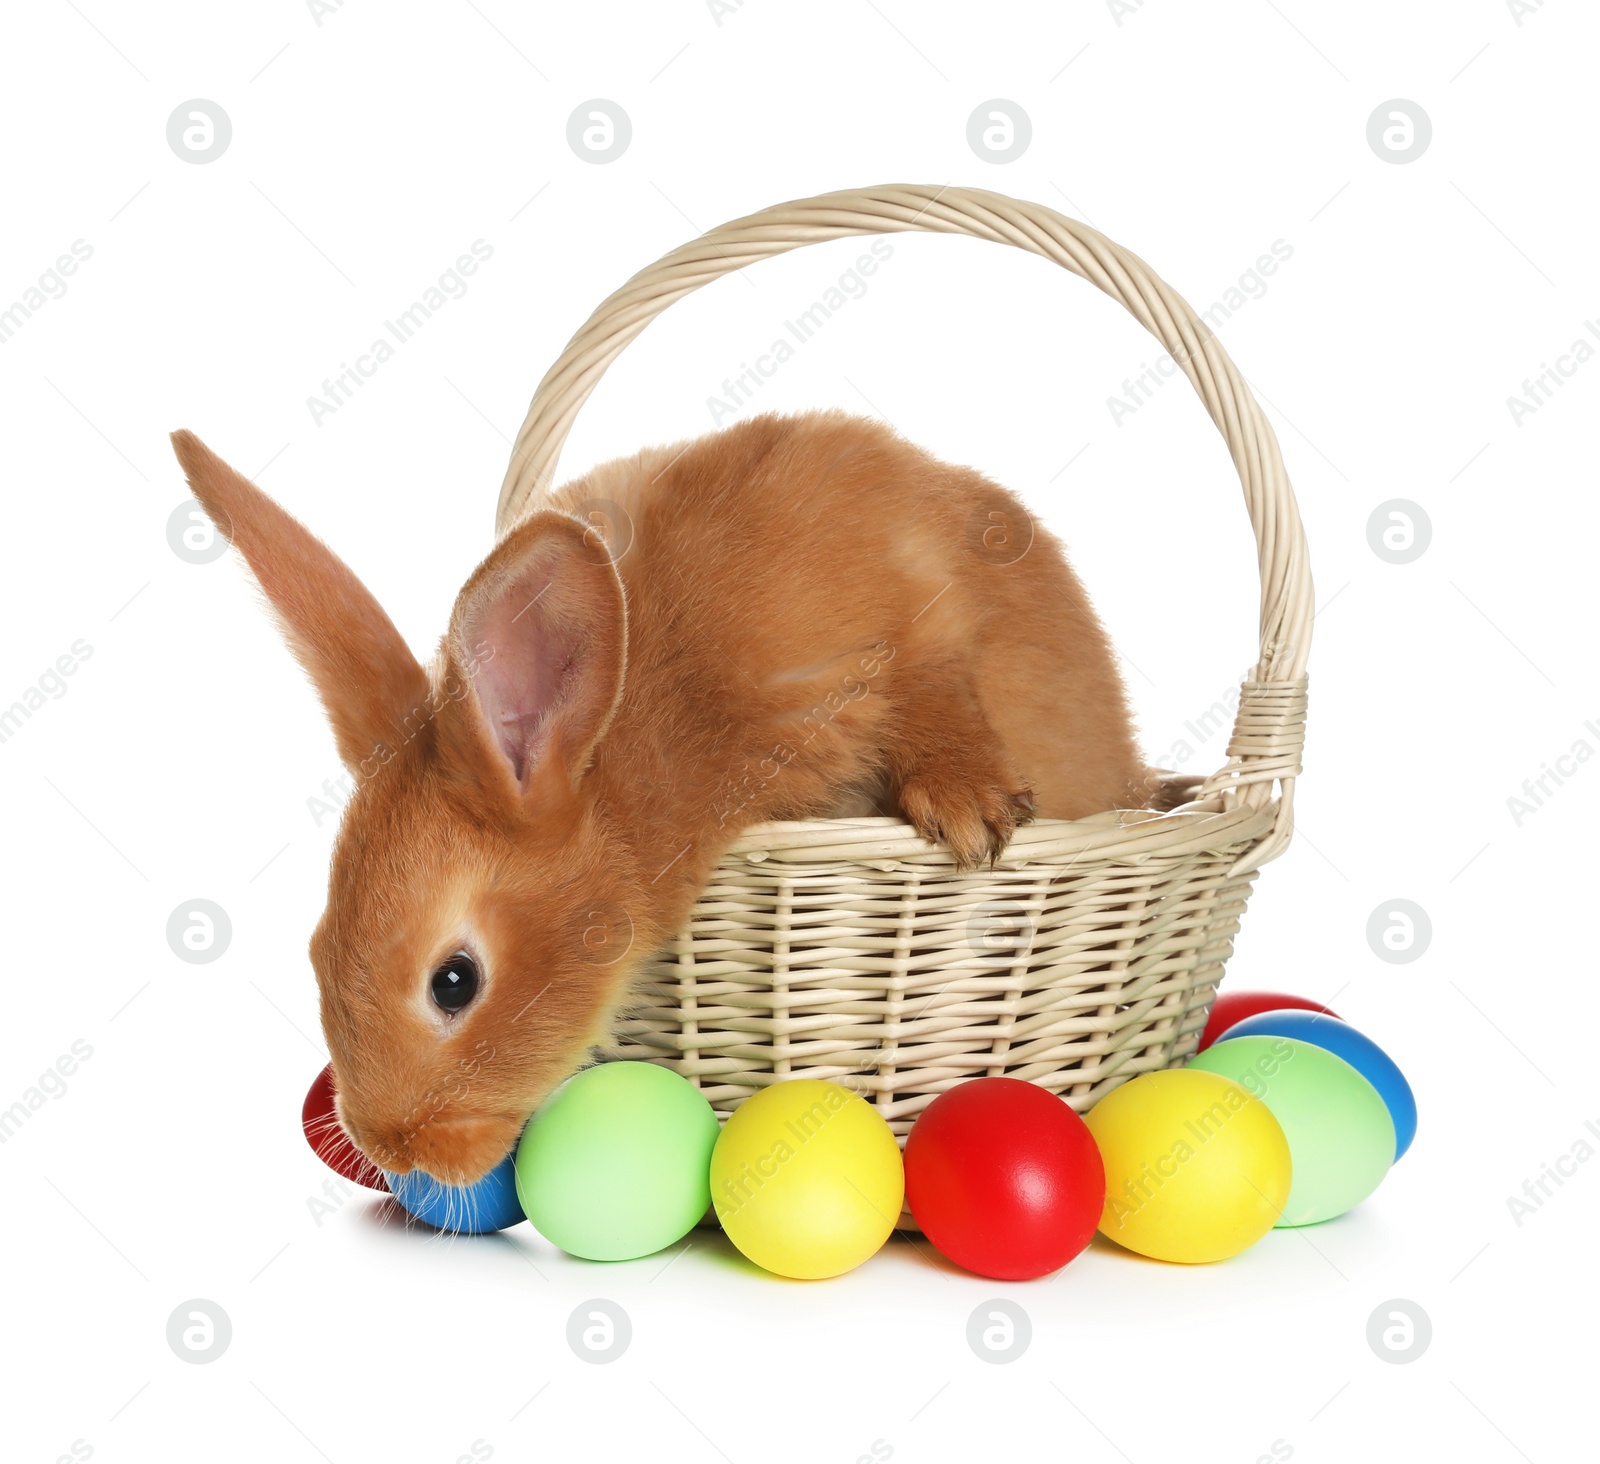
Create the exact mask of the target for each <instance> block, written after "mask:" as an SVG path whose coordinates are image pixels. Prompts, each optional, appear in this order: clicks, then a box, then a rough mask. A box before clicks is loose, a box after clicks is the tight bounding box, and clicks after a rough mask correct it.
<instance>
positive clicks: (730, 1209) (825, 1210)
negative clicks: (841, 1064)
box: [711, 1078, 905, 1281]
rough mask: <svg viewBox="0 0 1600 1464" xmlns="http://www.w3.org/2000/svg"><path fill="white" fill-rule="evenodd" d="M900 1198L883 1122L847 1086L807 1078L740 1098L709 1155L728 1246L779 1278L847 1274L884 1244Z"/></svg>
mask: <svg viewBox="0 0 1600 1464" xmlns="http://www.w3.org/2000/svg"><path fill="white" fill-rule="evenodd" d="M904 1198H905V1171H904V1169H903V1168H902V1166H901V1162H900V1148H899V1146H898V1145H897V1144H896V1143H895V1137H894V1133H893V1131H892V1130H891V1129H890V1128H889V1125H888V1124H886V1123H885V1122H884V1121H883V1119H882V1118H881V1117H880V1116H879V1115H878V1113H877V1111H876V1110H875V1109H874V1108H873V1107H872V1105H871V1104H869V1103H867V1102H865V1101H864V1100H863V1099H861V1098H859V1097H857V1096H856V1095H855V1094H854V1093H852V1092H850V1091H849V1090H848V1089H846V1088H841V1087H840V1086H839V1085H838V1084H837V1083H824V1082H820V1081H818V1080H817V1079H815V1078H794V1079H790V1080H788V1081H785V1082H780V1083H775V1084H773V1086H772V1087H770V1088H764V1089H762V1090H761V1092H759V1093H757V1094H756V1095H755V1096H754V1097H752V1098H747V1099H746V1100H745V1101H744V1102H743V1103H742V1104H741V1105H740V1106H739V1107H738V1108H737V1109H735V1110H734V1112H733V1114H732V1116H731V1117H729V1119H728V1121H727V1123H726V1124H724V1125H723V1129H722V1136H721V1137H720V1138H719V1139H718V1140H717V1144H716V1148H715V1149H714V1150H713V1152H712V1155H711V1202H712V1204H713V1205H715V1206H716V1211H717V1219H718V1220H720V1221H721V1222H722V1228H723V1230H724V1231H726V1232H727V1236H728V1239H729V1240H731V1241H732V1242H733V1243H734V1245H736V1246H737V1247H738V1248H739V1250H740V1251H741V1252H742V1253H743V1254H744V1255H745V1256H746V1257H747V1258H748V1259H750V1260H752V1261H754V1262H755V1263H756V1265H758V1266H761V1267H763V1268H764V1269H766V1270H768V1271H774V1272H776V1273H777V1274H778V1275H780V1276H792V1277H795V1278H796V1279H798V1280H804V1281H812V1280H819V1279H821V1278H822V1277H824V1276H838V1275H840V1274H842V1273H843V1272H845V1271H850V1270H853V1269H854V1268H855V1267H857V1266H859V1265H860V1264H861V1263H862V1262H863V1261H864V1260H866V1259H867V1258H868V1257H869V1256H871V1255H872V1254H873V1253H874V1252H875V1251H877V1250H878V1249H879V1247H881V1246H882V1245H883V1243H884V1241H886V1240H887V1239H888V1238H889V1235H890V1233H891V1232H892V1231H893V1230H894V1227H895V1222H896V1221H897V1220H898V1219H899V1218H900V1206H901V1203H902V1201H903V1200H904Z"/></svg>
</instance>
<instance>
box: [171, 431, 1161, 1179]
mask: <svg viewBox="0 0 1600 1464" xmlns="http://www.w3.org/2000/svg"><path fill="white" fill-rule="evenodd" d="M172 442H173V447H174V450H175V452H176V453H177V457H178V460H179V462H180V463H181V465H182V467H183V470H184V472H185V474H186V476H187V478H188V481H189V485H190V488H191V490H192V492H193V494H194V497H195V498H196V500H198V502H199V503H200V505H201V506H202V507H203V508H204V509H205V511H206V512H207V514H208V515H209V516H210V517H211V519H212V520H213V521H214V522H215V523H216V525H217V527H218V529H219V530H220V531H221V532H222V533H223V534H224V535H225V536H227V537H228V538H229V539H230V540H231V542H232V544H233V546H234V547H235V548H236V549H238V550H239V551H240V553H241V554H242V555H243V557H244V559H245V560H246V562H247V563H248V565H249V567H250V569H251V571H252V572H253V573H254V576H255V578H256V580H257V581H258V582H259V584H260V587H261V589H262V591H263V592H264V594H265V597H266V599H267V601H268V602H269V604H270V606H271V608H272V610H273V611H274V612H275V614H276V616H277V618H278V620H279V621H280V622H281V626H282V629H283V631H284V634H285V635H286V637H287V639H288V642H289V645H290V647H291V649H292V650H293V652H294V654H295V655H296V656H297V657H298V659H299V661H300V663H301V665H302V666H303V667H304V669H305V670H306V672H307V673H308V674H309V676H310V678H311V680H312V682H313V683H314V684H315V686H316V689H317V691H318V692H319V693H320V696H321V699H322V701H323V703H324V706H325V708H326V711H327V715H328V718H329V720H330V722H331V724H332V728H333V733H334V737H335V739H336V742H337V745H338V750H339V755H340V757H341V759H342V761H343V762H344V763H345V765H346V766H347V768H348V769H349V770H350V772H351V774H352V775H353V781H354V784H355V791H354V793H353V795H352V797H351V798H350V800H349V802H348V804H347V806H346V808H345V811H344V814H343V817H342V821H341V825H340V828H339V831H338V835H337V837H336V840H335V844H334V848H333V853H332V863H331V871H330V877H329V885H328V904H327V909H326V911H325V913H324V914H323V916H322V918H321V920H320V922H319V923H318V925H317V927H316V930H315V932H314V934H313V935H312V937H311V943H310V954H311V961H312V964H313V966H314V968H315V971H316V978H317V982H318V986H319V990H320V996H321V1010H322V1026H323V1032H324V1034H325V1036H326V1038H327V1043H328V1049H329V1052H330V1053H331V1055H332V1058H333V1066H334V1072H335V1077H336V1083H337V1088H338V1112H339V1117H340V1121H341V1122H342V1123H343V1124H344V1126H345V1128H346V1129H347V1130H348V1131H349V1133H350V1135H351V1137H352V1138H353V1139H354V1141H355V1143H356V1144H357V1145H358V1146H359V1147H360V1148H361V1150H362V1151H363V1152H364V1153H365V1154H366V1155H367V1156H368V1157H369V1158H370V1159H372V1161H373V1162H374V1163H375V1164H377V1165H378V1166H379V1167H380V1168H381V1169H385V1170H388V1171H391V1172H394V1173H405V1172H407V1171H409V1170H410V1169H412V1168H418V1169H422V1170H424V1171H426V1172H427V1173H429V1174H431V1175H433V1176H435V1177H436V1178H437V1179H439V1180H442V1181H444V1182H446V1183H451V1184H466V1183H470V1182H473V1181H475V1180H477V1179H479V1178H480V1177H481V1176H483V1175H484V1174H486V1173H487V1172H488V1171H489V1170H490V1169H492V1168H493V1167H494V1166H495V1165H496V1164H497V1163H498V1162H499V1161H500V1160H501V1159H502V1158H503V1157H504V1156H505V1155H506V1154H507V1153H508V1152H509V1151H510V1149H511V1148H512V1147H513V1146H514V1145H515V1143H516V1141H517V1138H518V1135H519V1133H520V1131H521V1129H522V1127H523V1125H524V1124H525V1122H526V1121H527V1119H528V1117H529V1115H530V1114H531V1113H532V1112H533V1111H534V1109H535V1108H536V1107H537V1105H538V1104H539V1102H540V1101H541V1100H542V1099H543V1098H544V1097H545V1096H546V1095H547V1094H548V1093H549V1092H550V1091H551V1090H552V1089H553V1088H554V1087H555V1086H556V1085H557V1084H558V1083H559V1082H561V1080H562V1079H564V1078H565V1077H567V1076H568V1075H569V1074H571V1073H572V1072H573V1071H574V1070H576V1069H577V1068H578V1067H580V1066H581V1065H583V1064H584V1063H585V1061H587V1060H588V1059H589V1055H590V1053H591V1049H592V1048H593V1047H594V1046H596V1045H597V1044H603V1043H604V1042H605V1041H606V1040H607V1037H608V1034H609V1032H610V1030H611V1026H612V1023H613V1020H614V1019H615V1017H616V1015H617V1013H618V1011H619V1009H621V1008H622V1007H623V1006H624V1005H625V1004H626V1000H627V996H628V991H629V981H630V976H631V975H632V974H633V973H634V972H635V971H636V970H637V969H638V967H639V966H640V964H641V963H642V962H643V961H644V960H645V959H646V958H647V957H648V956H649V954H650V953H651V952H652V951H654V950H656V949H658V948H659V947H660V946H661V945H662V944H663V943H664V942H665V941H666V940H667V939H668V938H669V937H670V936H671V935H672V934H673V932H674V931H675V930H677V929H678V928H679V927H680V926H681V924H682V922H683V920H684V919H685V917H686V916H687V915H688V914H689V912H690V909H691V907H692V906H693V904H694V902H695V899H696V896H697V894H698V893H699V891H700V890H701V888H702V887H703V886H704V885H705V883H706V881H707V879H708V877H709V876H710V874H711V872H712V869H713V867H714V866H715V864H716V863H717V861H718V859H719V858H720V857H721V855H722V854H723V853H724V852H725V851H726V849H727V847H728V846H729V844H730V843H731V842H732V841H733V839H734V838H735V837H736V836H737V835H738V834H739V833H740V831H741V830H742V829H743V828H745V827H747V826H748V825H751V824H755V823H758V822H761V821H763V820H768V819H808V818H835V817H851V816H859V815H867V814H892V815H898V816H901V817H903V818H904V819H905V820H907V821H908V822H909V823H911V824H912V825H913V826H914V827H915V828H916V830H917V831H918V832H919V833H920V834H921V835H922V836H923V837H924V838H926V839H928V840H930V841H934V842H937V843H939V844H942V845H943V846H944V847H945V848H946V849H947V850H948V851H949V854H950V856H951V857H952V859H953V861H954V862H955V864H956V865H957V866H958V867H960V868H970V867H972V866H975V865H978V864H980V863H981V862H982V861H984V860H986V859H987V860H989V861H990V862H991V863H992V862H993V861H994V860H995V859H996V858H997V857H998V856H999V855H1000V854H1001V852H1002V851H1003V850H1004V848H1005V846H1006V843H1007V841H1008V840H1009V839H1010V837H1011V835H1012V833H1013V832H1014V830H1015V829H1016V827H1017V825H1018V824H1019V823H1022V822H1025V821H1027V820H1028V819H1030V818H1033V817H1035V816H1040V817H1048V818H1067V819H1070V818H1077V817H1080V816H1083V815H1087V814H1092V813H1097V812H1101V811H1104V810H1108V809H1113V808H1121V807H1136V808H1142V807H1150V806H1168V805H1170V803H1171V802H1173V801H1175V800H1176V799H1177V798H1178V797H1180V796H1181V791H1182V790H1181V789H1179V790H1177V791H1174V789H1173V788H1172V787H1168V786H1162V785H1160V784H1158V783H1157V782H1156V781H1154V778H1153V775H1152V774H1151V773H1150V772H1149V771H1148V770H1147V769H1146V768H1145V766H1144V765H1143V763H1142V762H1141V760H1140V757H1139V754H1138V751H1137V749H1136V746H1135V740H1134V734H1133V727H1132V721H1131V718H1130V715H1129V710H1128V705H1127V697H1126V694H1125V690H1124V687H1123V684H1122V681H1121V679H1120V677H1119V675H1118V671H1117V666H1116V661H1115V653H1114V652H1113V650H1112V647H1111V643H1110V641H1109V639H1108V637H1107V635H1106V632H1105V630H1104V629H1103V628H1102V626H1101V624H1100V622H1099V620H1098V619H1097V618H1096V615H1095V612H1094V610H1093V609H1092V608H1091V606H1090V603H1089V599H1088V596H1087V594H1086V593H1085V591H1084V588H1083V586H1082V585H1081V584H1080V583H1079V581H1078V579H1077V577H1076V575H1075V574H1074V573H1073V571H1072V569H1071V568H1070V567H1069V565H1068V563H1067V560H1066V558H1065V556H1064V554H1063V551H1062V549H1061V546H1060V545H1059V543H1058V542H1057V541H1056V540H1055V539H1054V538H1052V537H1051V535H1050V534H1048V533H1047V532H1046V531H1045V530H1044V529H1042V528H1041V527H1039V526H1038V525H1036V524H1034V523H1033V521H1032V520H1031V518H1030V517H1029V515H1028V514H1027V512H1026V511H1025V510H1024V509H1023V507H1022V506H1021V504H1020V502H1019V501H1018V500H1017V499H1016V498H1015V497H1014V496H1013V495H1012V494H1011V493H1009V492H1007V491H1006V490H1005V489H1003V488H1001V487H999V486H997V485H996V484H994V483H991V482H989V481H988V480H987V479H985V478H984V477H982V476H981V475H980V474H978V473H977V472H975V471H973V470H971V469H968V468H962V467H952V466H949V465H947V464H945V463H942V462H939V461H937V460H936V459H935V458H933V457H932V456H930V455H929V454H928V453H926V452H924V451H922V450H920V449H919V448H917V447H915V446H913V445H912V444H910V443H909V442H907V441H905V440H904V439H903V438H901V437H900V436H899V435H898V434H896V433H895V432H894V431H892V430H891V429H890V428H888V427H887V426H885V425H882V424H880V423H878V422H875V421H870V420H866V419H862V418H858V417H854V416H851V415H848V414H846V413H843V412H837V411H831V412H817V413H809V414H802V415H792V416H780V415H772V414H767V415H762V416H756V417H752V418H749V419H746V420H744V421H742V422H740V423H738V424H737V425H734V426H730V427H728V428H726V429H724V430H722V431H719V432H714V433H712V434H709V435H707V436H703V437H700V438H696V439H694V440H692V441H689V442H680V443H675V444H672V445H670V446H665V447H655V448H651V449H648V450H646V451H643V452H640V453H638V454H636V455H635V456H633V457H630V458H625V459H620V460H618V461H615V462H610V463H606V464H604V465H602V466H600V467H597V468H595V469H594V470H593V471H591V472H590V473H588V474H587V475H586V476H585V477H583V478H581V479H579V480H577V481H575V482H573V483H570V484H568V485H566V486H565V487H562V488H561V489H559V490H557V491H555V492H554V493H553V494H550V495H548V496H547V497H546V499H544V500H543V502H542V503H541V504H540V506H538V507H537V508H536V509H535V510H533V511H530V512H528V513H527V515H526V516H525V517H524V518H523V519H522V520H521V521H520V522H519V523H517V524H516V525H515V526H514V527H512V528H510V529H509V530H508V531H507V532H506V533H505V534H504V535H503V536H502V537H501V538H500V540H499V542H498V543H496V544H495V546H494V548H493V549H492V550H491V551H490V553H489V555H488V557H487V558H486V559H485V560H484V561H483V562H482V564H480V565H479V566H478V567H477V569H476V570H474V571H473V573H472V575H471V577H470V578H469V579H468V580H467V582H466V585H465V586H464V587H463V589H462V590H461V592H460V595H459V596H458V598H457V599H456V602H455V606H454V609H453V611H452V613H451V616H450V623H449V628H448V629H447V630H446V632H445V634H444V637H443V639H442V641H441V643H440V646H439V649H438V652H437V654H436V655H435V656H434V658H433V660H432V662H431V663H430V664H429V665H428V666H427V667H426V668H425V667H424V666H422V665H421V664H420V663H419V662H418V661H417V660H416V659H415V657H414V656H413V655H412V653H411V651H410V650H408V649H407V647H406V645H405V643H404V641H402V639H401V637H400V635H399V633H398V632H397V631H396V629H395V627H394V625H393V623H392V622H391V621H390V619H389V617H388V616H387V615H386V614H385V613H384V611H383V610H382V608H381V607H380V606H379V605H378V603H377V602H376V600H374V599H373V597H372V595H371V594H370V593H368V591H367V590H366V589H365V588H364V587H363V586H362V585H361V583H360V582H359V581H358V580H357V579H356V577H355V576H354V575H353V574H352V573H351V571H350V570H349V569H348V568H347V567H346V566H345V564H344V563H343V562H342V561H341V560H340V559H338V558H337V557H336V556H335V555H334V554H333V553H332V551H331V550H329V549H328V548H326V547H325V546H324V545H323V544H322V543H320V542H319V541H318V540H317V539H315V538H314V537H313V536H312V535H311V534H310V533H309V532H308V531H307V530H306V529H305V528H303V527H302V526H301V525H300V524H299V523H298V522H297V521H296V520H295V519H293V518H291V517H290V516H289V515H288V514H287V513H286V512H285V511H284V510H283V509H282V508H280V507H279V506H278V505H277V504H276V503H275V502H274V501H273V500H272V499H270V498H268V497H267V496H266V495H265V494H263V493H262V492H261V491H260V490H259V489H257V488H256V487H255V486H254V485H253V484H251V483H250V482H248V481H247V480H246V479H245V478H244V477H242V476H241V475H240V474H238V473H237V472H235V471H234V470H233V469H232V468H230V467H229V466H228V465H227V464H226V463H224V462H223V461H222V460H221V459H219V458H218V457H216V456H215V455H214V454H213V453H212V452H211V451H210V450H209V449H208V448H207V447H206V446H205V445H204V444H203V443H202V442H201V441H200V440H199V439H198V438H197V437H195V436H194V435H193V434H191V433H189V432H177V433H174V434H173V437H172ZM597 504H599V505H604V508H603V515H604V517H605V519H607V520H608V521H609V522H610V527H611V535H610V538H609V540H608V538H607V536H606V534H605V533H603V532H602V531H601V529H600V528H599V527H597V524H596V522H595V521H593V516H594V513H595V512H596V510H595V509H594V507H593V506H594V505H597Z"/></svg>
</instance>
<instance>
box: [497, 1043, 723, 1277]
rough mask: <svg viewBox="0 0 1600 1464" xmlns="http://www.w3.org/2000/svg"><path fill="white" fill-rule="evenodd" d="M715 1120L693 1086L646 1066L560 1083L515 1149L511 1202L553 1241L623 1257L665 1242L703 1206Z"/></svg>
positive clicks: (588, 1254)
mask: <svg viewBox="0 0 1600 1464" xmlns="http://www.w3.org/2000/svg"><path fill="white" fill-rule="evenodd" d="M717 1133H718V1128H717V1116H716V1114H715V1113H714V1112H712V1109H711V1105H710V1104H709V1103H708V1102H706V1100H705V1098H704V1097H703V1096H702V1095H701V1093H700V1090H699V1089H698V1088H696V1087H695V1086H694V1085H693V1084H692V1083H690V1082H688V1081H687V1080H686V1079H684V1078H680V1077H679V1076H678V1075H677V1074H676V1073H675V1072H673V1071H672V1070H671V1069H670V1068H664V1067H659V1066H657V1065H656V1064H655V1063H651V1062H610V1063H602V1064H601V1065H600V1066H598V1067H592V1068H585V1069H584V1071H582V1072H580V1073H577V1074H575V1075H574V1076H573V1077H571V1078H568V1079H567V1081H566V1082H565V1083H563V1084H562V1085H561V1086H560V1087H559V1088H557V1089H556V1091H555V1092H554V1093H552V1094H551V1095H550V1096H549V1098H547V1099H546V1100H545V1101H544V1103H543V1104H542V1105H541V1107H540V1108H539V1111H538V1112H537V1113H535V1114H534V1115H533V1117H532V1118H531V1119H530V1120H529V1121H528V1126H527V1128H526V1129H524V1130H523V1134H522V1141H521V1143H519V1144H518V1145H517V1160H516V1169H517V1198H518V1199H519V1200H520V1201H521V1202H522V1208H523V1211H524V1212H525V1213H526V1214H527V1217H528V1219H529V1220H530V1221H532V1222H533V1226H534V1229H536V1230H537V1231H538V1232H539V1233H540V1234H541V1235H542V1236H544V1238H545V1239H546V1240H548V1241H550V1242H551V1243H552V1244H553V1245H558V1246H560V1247H561V1249H562V1250H564V1251H566V1252H568V1253H569V1254H571V1255H575V1256H583V1257H584V1258H585V1259H587V1260H591V1261H627V1260H632V1259H634V1258H635V1257H637V1256H648V1255H651V1254H653V1253H654V1252H655V1251H658V1250H661V1249H663V1248H664V1247H666V1246H669V1245H671V1244H672V1243H673V1242H674V1241H675V1240H679V1239H681V1238H682V1237H683V1236H685V1235H687V1234H688V1233H689V1231H690V1230H691V1229H693V1228H694V1225H695V1223H696V1222H697V1221H698V1220H699V1219H700V1217H701V1216H702V1215H704V1214H705V1212H706V1210H707V1208H708V1207H709V1206H710V1204H711V1183H710V1172H711V1151H712V1149H713V1148H714V1147H715V1145H716V1142H717Z"/></svg>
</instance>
